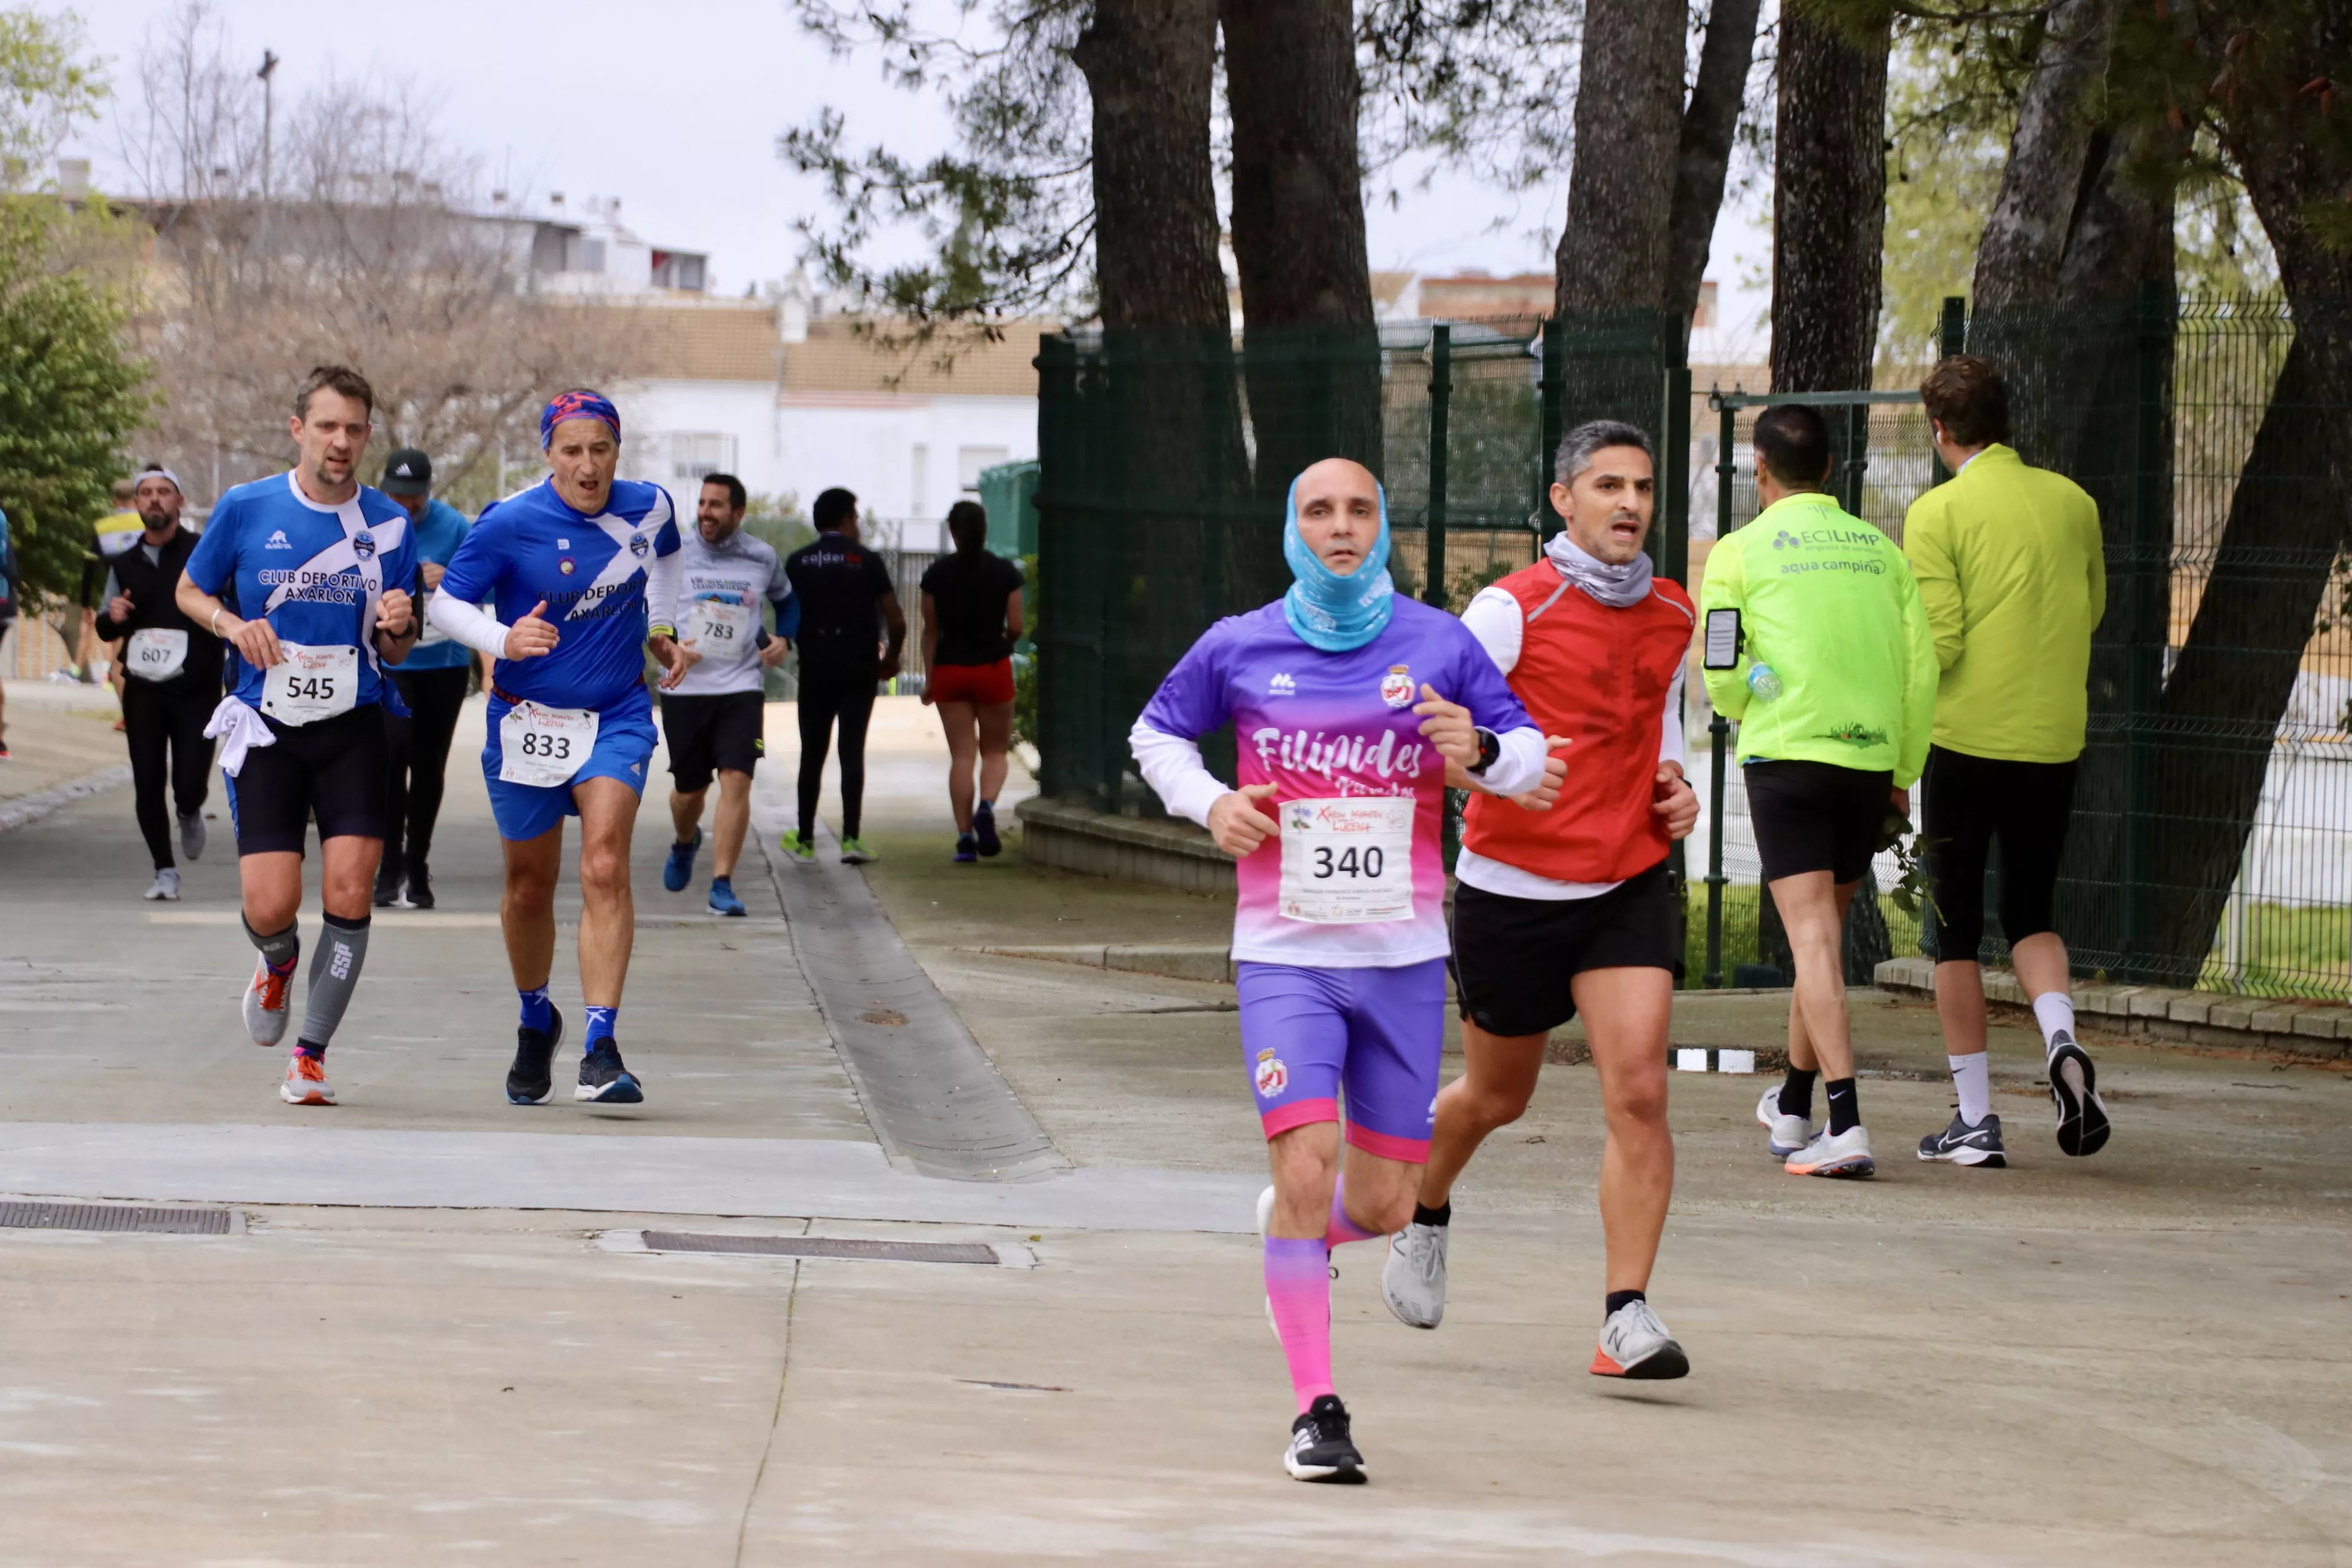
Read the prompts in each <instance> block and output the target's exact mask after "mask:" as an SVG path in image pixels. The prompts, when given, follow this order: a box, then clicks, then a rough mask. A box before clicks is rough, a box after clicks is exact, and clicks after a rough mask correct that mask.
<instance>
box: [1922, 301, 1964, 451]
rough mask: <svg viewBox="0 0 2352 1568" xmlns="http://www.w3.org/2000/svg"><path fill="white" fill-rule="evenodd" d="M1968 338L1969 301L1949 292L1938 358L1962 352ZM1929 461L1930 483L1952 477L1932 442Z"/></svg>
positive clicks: (1940, 323) (1939, 330) (1939, 329)
mask: <svg viewBox="0 0 2352 1568" xmlns="http://www.w3.org/2000/svg"><path fill="white" fill-rule="evenodd" d="M1968 340H1969V301H1968V300H1967V298H1966V297H1965V296H1964V295H1959V294H1947V295H1945V296H1944V313H1943V316H1942V318H1941V319H1940V320H1938V321H1937V323H1936V357H1937V359H1938V360H1948V359H1949V358H1951V357H1952V356H1953V355H1954V354H1956V353H1962V352H1963V351H1964V350H1965V349H1966V347H1967V344H1968ZM1929 434H1930V435H1933V434H1934V432H1933V431H1932V430H1931V431H1930V432H1929ZM1927 462H1928V467H1929V469H1930V472H1929V475H1928V479H1927V482H1928V484H1929V485H1931V486H1934V485H1940V484H1942V483H1943V482H1944V481H1945V480H1946V479H1950V478H1951V477H1952V470H1951V469H1949V468H1946V467H1944V459H1943V456H1942V454H1940V453H1938V452H1937V450H1936V448H1935V447H1934V445H1933V444H1932V443H1930V444H1929V446H1928V448H1927Z"/></svg>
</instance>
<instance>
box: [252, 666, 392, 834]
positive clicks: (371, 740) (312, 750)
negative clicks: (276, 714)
mask: <svg viewBox="0 0 2352 1568" xmlns="http://www.w3.org/2000/svg"><path fill="white" fill-rule="evenodd" d="M261 721H262V722H263V723H265V724H267V725H268V726H269V732H270V733H271V734H273V735H275V736H277V737H278V743H277V744H276V745H272V746H255V747H253V748H252V749H251V750H249V751H247V752H246V753H245V766H244V768H243V769H242V770H241V771H239V772H238V773H237V775H236V777H235V778H233V779H231V780H229V781H228V814H229V821H230V822H231V823H232V824H233V825H234V826H236V852H237V853H238V854H239V855H263V854H268V853H271V852H274V851H284V850H289V849H290V850H292V851H293V852H294V853H295V854H297V855H299V854H301V853H302V847H303V841H304V840H305V839H306V838H308V837H309V836H310V820H311V818H313V817H316V818H317V819H318V823H319V838H320V842H321V843H324V842H325V841H326V840H327V839H330V838H343V837H358V838H382V837H383V784H384V767H385V763H384V744H383V708H382V707H381V706H379V705H378V704H376V703H373V702H371V703H368V704H367V705H366V706H365V707H362V708H354V709H352V710H351V711H350V712H348V713H338V714H336V715H335V716H334V717H333V718H331V719H321V720H320V721H318V722H316V723H314V724H301V725H287V724H281V723H279V722H278V721H277V720H275V719H272V718H270V717H269V716H268V715H267V714H264V715H263V716H262V720H261Z"/></svg>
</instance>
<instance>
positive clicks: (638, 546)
mask: <svg viewBox="0 0 2352 1568" xmlns="http://www.w3.org/2000/svg"><path fill="white" fill-rule="evenodd" d="M652 548H653V545H652V544H651V543H650V542H648V541H647V540H646V536H645V535H644V534H642V533H633V534H631V535H629V553H630V554H632V555H634V556H635V557H636V558H637V559H638V560H640V561H643V560H644V559H645V558H646V551H648V550H651V549H652Z"/></svg>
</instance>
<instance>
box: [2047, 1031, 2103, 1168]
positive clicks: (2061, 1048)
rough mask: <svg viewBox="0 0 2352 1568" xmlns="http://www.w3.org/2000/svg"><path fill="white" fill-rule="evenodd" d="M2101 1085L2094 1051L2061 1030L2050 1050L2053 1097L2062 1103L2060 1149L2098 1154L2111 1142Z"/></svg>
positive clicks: (2077, 1152) (2060, 1109) (2059, 1125)
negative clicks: (2108, 1137)
mask: <svg viewBox="0 0 2352 1568" xmlns="http://www.w3.org/2000/svg"><path fill="white" fill-rule="evenodd" d="M2098 1089H2099V1075H2098V1070H2097V1069H2096V1068H2093V1067H2092V1066H2091V1057H2090V1053H2089V1052H2087V1051H2085V1050H2084V1049H2083V1047H2080V1046H2078V1045H2076V1044H2075V1043H2074V1036H2073V1035H2071V1034H2069V1033H2067V1032H2066V1031H2065V1030H2063V1029H2061V1030H2059V1031H2058V1037H2057V1040H2056V1041H2055V1043H2054V1044H2053V1047H2052V1048H2051V1052H2050V1098H2051V1100H2053V1102H2055V1103H2056V1105H2057V1107H2058V1148H2059V1151H2060V1152H2062V1153H2067V1154H2078V1155H2079V1154H2095V1153H2097V1152H2099V1151H2100V1150H2102V1149H2104V1148H2105V1147H2106V1146H2107V1108H2106V1107H2105V1105H2103V1104H2101V1103H2100V1102H2099V1094H2098Z"/></svg>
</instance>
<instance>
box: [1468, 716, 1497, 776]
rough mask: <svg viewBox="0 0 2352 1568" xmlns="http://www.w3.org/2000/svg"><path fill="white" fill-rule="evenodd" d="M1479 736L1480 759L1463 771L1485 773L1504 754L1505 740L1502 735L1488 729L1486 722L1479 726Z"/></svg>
mask: <svg viewBox="0 0 2352 1568" xmlns="http://www.w3.org/2000/svg"><path fill="white" fill-rule="evenodd" d="M1477 736H1478V760H1477V761H1476V762H1475V763H1471V764H1470V765H1469V766H1468V767H1467V768H1465V769H1464V770H1463V772H1465V773H1473V774H1484V773H1486V770H1487V769H1488V768H1491V767H1493V766H1494V765H1495V760H1496V758H1497V757H1500V756H1501V755H1502V754H1503V741H1502V737H1501V736H1499V735H1497V734H1496V733H1495V731H1492V730H1489V729H1487V728H1486V726H1485V725H1484V724H1481V725H1479V726H1478V727H1477Z"/></svg>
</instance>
